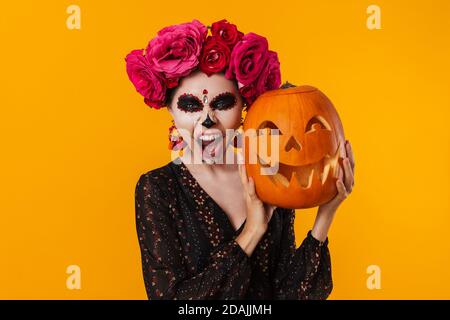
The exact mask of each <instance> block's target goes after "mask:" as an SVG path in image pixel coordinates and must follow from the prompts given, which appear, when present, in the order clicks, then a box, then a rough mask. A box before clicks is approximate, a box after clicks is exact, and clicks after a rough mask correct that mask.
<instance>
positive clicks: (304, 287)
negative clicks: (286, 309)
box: [274, 209, 333, 300]
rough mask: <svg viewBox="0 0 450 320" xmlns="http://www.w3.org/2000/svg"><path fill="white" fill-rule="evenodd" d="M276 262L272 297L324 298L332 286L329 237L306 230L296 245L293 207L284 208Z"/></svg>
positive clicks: (291, 298) (294, 298) (293, 298)
mask: <svg viewBox="0 0 450 320" xmlns="http://www.w3.org/2000/svg"><path fill="white" fill-rule="evenodd" d="M282 214H283V231H282V239H281V247H280V253H279V258H278V263H277V267H276V271H275V276H274V290H275V292H274V298H275V299H289V300H304V299H307V300H324V299H326V298H328V296H329V295H330V293H331V291H332V289H333V282H332V275H331V258H330V252H329V250H328V237H327V239H326V240H325V241H324V242H321V241H319V240H317V239H316V238H314V237H313V236H312V235H311V230H309V231H308V233H307V235H306V238H305V239H304V240H303V242H302V244H301V245H300V246H299V247H298V248H296V245H295V235H294V218H295V211H294V210H293V209H286V210H285V212H283V213H282Z"/></svg>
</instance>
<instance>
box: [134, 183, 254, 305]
mask: <svg viewBox="0 0 450 320" xmlns="http://www.w3.org/2000/svg"><path fill="white" fill-rule="evenodd" d="M150 180H151V179H149V178H148V177H147V176H144V175H143V176H141V178H140V179H139V181H138V183H137V185H136V190H135V205H136V228H137V234H138V238H139V245H140V249H141V258H142V269H143V276H144V283H145V288H146V291H147V296H148V298H149V299H240V298H242V297H243V295H244V294H245V292H246V290H247V287H248V284H249V280H250V274H251V267H250V263H249V259H248V256H247V254H246V253H245V252H244V251H243V249H242V248H241V247H240V245H239V244H238V243H237V242H236V239H233V240H231V241H229V242H227V243H225V244H223V245H221V246H219V247H217V248H216V250H215V251H214V252H213V255H212V256H211V258H210V261H209V263H208V265H207V266H206V267H205V268H204V270H203V271H202V272H200V273H198V274H195V275H194V276H190V275H188V273H187V272H186V269H185V265H184V263H183V255H184V253H183V250H182V246H181V243H180V241H179V238H178V234H177V230H176V229H175V220H174V217H173V216H172V213H171V212H172V211H171V210H169V205H168V203H167V201H166V200H165V199H166V198H165V195H163V194H162V193H161V191H160V190H159V188H158V186H157V185H156V184H155V183H152V182H151V181H150Z"/></svg>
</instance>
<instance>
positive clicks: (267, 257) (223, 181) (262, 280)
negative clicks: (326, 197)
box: [127, 20, 354, 299]
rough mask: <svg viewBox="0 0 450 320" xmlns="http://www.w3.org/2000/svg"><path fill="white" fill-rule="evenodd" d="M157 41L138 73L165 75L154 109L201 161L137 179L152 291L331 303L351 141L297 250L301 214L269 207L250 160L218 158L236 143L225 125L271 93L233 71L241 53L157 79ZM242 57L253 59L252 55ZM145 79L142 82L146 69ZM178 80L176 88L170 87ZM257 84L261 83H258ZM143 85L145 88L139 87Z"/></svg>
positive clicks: (149, 94)
mask: <svg viewBox="0 0 450 320" xmlns="http://www.w3.org/2000/svg"><path fill="white" fill-rule="evenodd" d="M193 23H194V24H195V25H194V26H195V27H197V28H198V29H199V30H200V34H202V32H203V31H204V29H203V28H202V26H201V25H199V24H198V21H196V20H194V21H193ZM217 24H219V26H218V25H217ZM182 26H183V27H184V26H186V24H183V25H182ZM231 26H234V25H231V24H229V23H228V22H226V21H225V20H221V21H219V22H218V23H215V24H213V28H212V29H214V27H215V28H216V29H215V30H216V34H224V32H219V31H217V30H221V29H222V31H223V29H227V31H228V32H229V34H230V33H231V32H230V30H231V31H233V30H234V31H236V29H235V28H231ZM191 27H192V25H189V28H191ZM166 31H168V32H173V31H174V29H173V28H169V29H166ZM186 33H189V32H186ZM237 34H238V35H239V33H237ZM161 35H162V36H164V32H160V33H159V36H161ZM213 35H214V33H213ZM172 36H173V34H172ZM171 39H173V38H171ZM237 39H238V40H237V41H235V43H234V44H233V46H232V48H236V47H238V46H239V45H242V43H243V40H245V39H247V38H245V36H243V35H242V34H241V35H240V36H238V37H237ZM155 43H156V42H153V43H152V42H150V44H149V47H148V48H147V51H146V54H147V56H144V55H142V57H145V61H146V62H145V63H147V62H148V61H153V62H151V63H150V64H149V65H145V66H142V65H141V66H140V70H141V69H143V68H144V69H145V70H146V73H145V75H146V77H148V78H151V79H152V81H154V80H155V79H164V80H163V81H161V83H162V84H163V85H164V84H165V85H166V86H167V87H166V88H165V90H166V91H165V94H164V95H160V96H159V100H158V99H155V95H154V92H155V90H147V91H145V90H143V91H142V92H145V93H146V94H145V95H144V96H145V101H146V103H147V104H148V105H150V106H153V107H155V108H159V107H161V106H162V105H165V106H167V107H168V110H169V112H170V114H171V116H172V117H173V120H174V124H175V127H176V128H178V129H180V131H181V132H182V133H181V137H180V139H179V142H181V143H182V142H183V141H187V140H189V141H192V143H193V144H197V145H198V146H201V148H202V149H201V150H202V160H203V161H202V162H201V163H191V162H188V161H186V158H185V157H181V158H178V159H177V160H181V161H179V162H180V163H179V164H176V163H175V162H169V163H168V164H166V165H164V166H162V167H160V168H157V169H154V170H151V171H149V172H147V173H145V174H142V175H141V177H140V179H139V181H138V183H137V185H136V190H135V199H136V224H137V233H138V238H139V244H140V248H141V255H142V266H143V275H144V282H145V287H146V291H147V295H148V297H149V298H150V299H326V298H327V297H328V295H329V294H330V292H331V290H332V277H331V261H330V254H329V251H328V237H327V235H328V230H329V228H330V225H331V222H332V220H333V217H334V215H335V213H336V210H337V208H338V206H339V204H340V203H341V202H342V201H343V200H344V199H345V198H346V197H347V195H348V194H349V193H350V192H351V189H352V186H353V168H352V167H354V160H353V155H352V150H351V146H350V144H349V143H348V142H347V144H346V150H347V153H348V157H347V158H345V159H344V161H343V165H344V173H345V174H344V176H340V177H339V179H338V181H337V188H338V190H339V193H338V195H337V196H336V197H335V198H334V199H333V200H331V201H330V202H328V203H326V204H324V205H322V206H320V207H319V209H318V212H317V216H316V220H315V223H314V226H313V227H312V229H311V230H310V231H309V232H308V233H307V236H306V238H305V239H304V240H303V242H302V244H301V246H300V247H299V248H296V245H295V237H294V214H295V212H294V210H292V209H284V208H279V207H277V208H275V207H273V206H269V205H266V204H264V203H263V202H262V201H261V200H260V199H259V198H258V196H257V194H256V192H255V185H254V182H253V180H252V179H251V178H248V177H247V175H246V171H245V166H244V165H242V164H237V163H236V161H232V162H231V163H216V162H215V161H214V160H215V159H216V156H217V153H218V152H226V150H227V148H228V147H229V146H227V145H228V143H227V141H226V139H222V138H223V137H224V136H225V132H226V130H227V129H237V128H239V126H240V124H241V115H242V110H243V109H244V108H245V106H247V107H249V106H250V105H251V102H252V101H254V99H255V98H256V96H257V94H261V93H262V92H264V90H256V93H255V91H254V92H253V94H254V95H253V96H251V95H248V94H247V92H248V91H246V90H245V88H246V86H247V85H246V84H244V82H245V79H244V77H243V76H240V75H239V71H236V70H235V69H234V70H233V67H232V66H233V58H236V54H234V53H235V52H236V51H235V50H234V49H233V50H232V51H231V57H228V59H229V60H230V61H231V62H230V63H229V64H227V65H226V66H225V69H223V68H222V69H217V70H216V71H215V72H209V71H210V70H211V68H209V69H208V68H207V67H205V65H202V63H201V61H202V57H203V56H204V55H206V54H207V53H205V50H201V51H200V52H202V53H200V54H199V56H198V60H199V61H200V62H199V64H198V65H196V66H195V67H193V68H190V69H189V73H185V74H184V75H181V76H180V75H178V77H175V79H176V80H173V79H174V78H173V77H171V76H167V74H168V71H167V69H166V71H165V72H166V73H165V74H164V75H162V76H158V75H156V76H155V75H151V76H149V75H148V74H149V73H151V72H154V70H158V68H157V67H155V66H153V67H151V65H152V63H155V61H157V62H161V60H158V59H157V58H155V56H152V53H149V52H151V51H152V49H153V48H152V45H155ZM187 43H192V41H188V42H187ZM200 43H202V45H204V47H207V44H205V43H204V42H200ZM242 46H243V45H242ZM193 51H195V50H193ZM244 51H245V50H244ZM135 54H136V52H134V55H135ZM141 54H142V53H141V52H138V57H135V56H134V55H132V56H128V57H127V63H128V65H129V66H132V65H133V63H135V62H136V61H138V60H139V59H140V58H141V56H140V55H141ZM149 56H150V58H149ZM162 56H164V57H167V55H162ZM216 56H217V55H216ZM239 58H240V59H241V60H242V59H245V54H244V55H241V56H240V57H239ZM188 60H189V59H188ZM139 61H140V60H139ZM209 61H211V60H209ZM265 62H266V63H267V60H266V61H265ZM235 64H236V65H239V61H237V63H235ZM165 65H166V66H167V64H165ZM275 65H276V64H275ZM134 66H135V65H134ZM161 66H164V63H160V65H159V67H161ZM172 66H173V64H172ZM251 69H252V70H254V69H255V68H251ZM230 70H231V71H230ZM128 71H129V76H130V79H131V80H132V81H133V80H136V77H138V76H137V75H136V73H133V68H132V67H130V68H128ZM178 71H179V70H178ZM262 72H263V71H261V72H260V73H259V75H260V77H261V73H262ZM230 74H233V75H236V77H235V78H233V77H230ZM158 77H159V78H158ZM138 78H139V81H141V80H142V72H141V73H140V77H138ZM259 79H260V78H259ZM139 81H138V82H139ZM173 81H175V82H176V86H172V87H170V86H171V85H170V84H171V83H173ZM135 82H137V81H134V82H133V83H135ZM139 83H140V84H141V85H142V82H139ZM251 83H259V81H258V79H256V80H255V79H253V80H252V82H251ZM271 83H272V88H270V87H267V86H266V87H265V88H266V89H267V88H269V89H268V90H270V89H274V88H277V87H278V86H279V81H271ZM135 85H136V83H135ZM152 86H154V83H152ZM169 87H170V88H169ZM136 88H137V89H138V91H139V86H138V85H136ZM243 88H244V89H243ZM255 95H256V96H255ZM161 99H163V101H162V100H161ZM190 146H191V148H192V146H193V145H192V144H191V145H190ZM233 160H236V159H233Z"/></svg>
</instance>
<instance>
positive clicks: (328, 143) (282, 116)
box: [244, 83, 346, 209]
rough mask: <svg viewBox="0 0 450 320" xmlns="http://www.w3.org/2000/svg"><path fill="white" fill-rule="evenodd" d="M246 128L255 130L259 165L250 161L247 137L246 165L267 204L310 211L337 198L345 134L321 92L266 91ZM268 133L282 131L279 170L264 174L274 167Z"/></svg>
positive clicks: (303, 88) (307, 88)
mask: <svg viewBox="0 0 450 320" xmlns="http://www.w3.org/2000/svg"><path fill="white" fill-rule="evenodd" d="M248 129H255V130H256V135H257V141H258V146H257V148H255V149H256V150H255V152H256V153H257V154H256V159H257V161H253V163H252V162H251V161H249V159H251V158H249V155H250V152H251V148H249V146H248V145H249V143H250V142H249V141H250V139H249V137H248V136H246V137H245V147H244V150H245V151H244V154H245V159H246V160H245V162H246V163H245V165H246V169H247V174H248V176H249V177H252V178H253V180H254V181H255V186H256V193H257V195H258V197H259V198H260V199H261V200H262V201H263V202H266V203H269V204H273V205H276V206H279V207H282V208H291V209H300V208H311V207H315V206H318V205H321V204H323V203H325V202H328V201H329V200H331V199H332V198H333V197H334V196H335V195H336V194H337V192H338V191H337V188H336V180H337V177H338V175H339V170H342V168H341V166H340V165H339V164H342V158H343V157H345V155H346V152H345V138H344V130H343V127H342V123H341V121H340V119H339V115H338V113H337V111H336V109H335V108H334V106H333V104H332V103H331V101H330V100H329V99H328V98H327V97H326V96H325V95H324V94H323V93H322V92H321V91H320V90H318V89H316V88H314V87H311V86H298V87H297V86H293V85H291V84H289V83H286V84H284V85H283V86H282V87H281V88H280V89H276V90H271V91H267V92H266V93H264V94H262V95H261V96H259V97H258V99H257V100H256V101H255V102H254V103H253V104H252V107H251V108H250V109H249V111H248V113H247V115H246V118H245V121H244V132H247V130H248ZM261 129H264V130H261ZM268 129H278V130H279V135H278V138H279V140H278V141H279V150H278V152H279V154H278V171H277V172H276V174H270V175H263V174H261V168H267V167H270V166H271V165H273V163H270V162H271V150H270V143H268V142H267V151H268V152H264V154H262V153H261V150H263V149H261V141H264V140H261V139H260V135H261V134H268V135H269V136H268V137H266V138H267V139H268V140H267V141H270V139H271V138H273V136H271V135H270V134H271V132H272V131H270V130H268ZM254 132H255V131H254ZM272 159H273V157H272Z"/></svg>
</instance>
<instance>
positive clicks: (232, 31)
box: [211, 19, 244, 49]
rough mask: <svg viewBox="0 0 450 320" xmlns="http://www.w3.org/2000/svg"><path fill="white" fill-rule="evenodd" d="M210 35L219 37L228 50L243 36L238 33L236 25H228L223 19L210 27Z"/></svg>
mask: <svg viewBox="0 0 450 320" xmlns="http://www.w3.org/2000/svg"><path fill="white" fill-rule="evenodd" d="M211 34H212V35H213V36H216V37H219V38H220V39H221V40H222V41H223V42H225V43H226V44H227V46H228V47H229V48H230V49H232V48H233V46H234V45H235V44H236V43H237V42H238V41H239V40H241V39H242V37H243V36H244V34H243V33H242V32H240V31H238V29H237V27H236V25H234V24H232V23H229V22H228V21H227V20H225V19H223V20H220V21H217V22H214V23H213V24H212V25H211Z"/></svg>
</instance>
